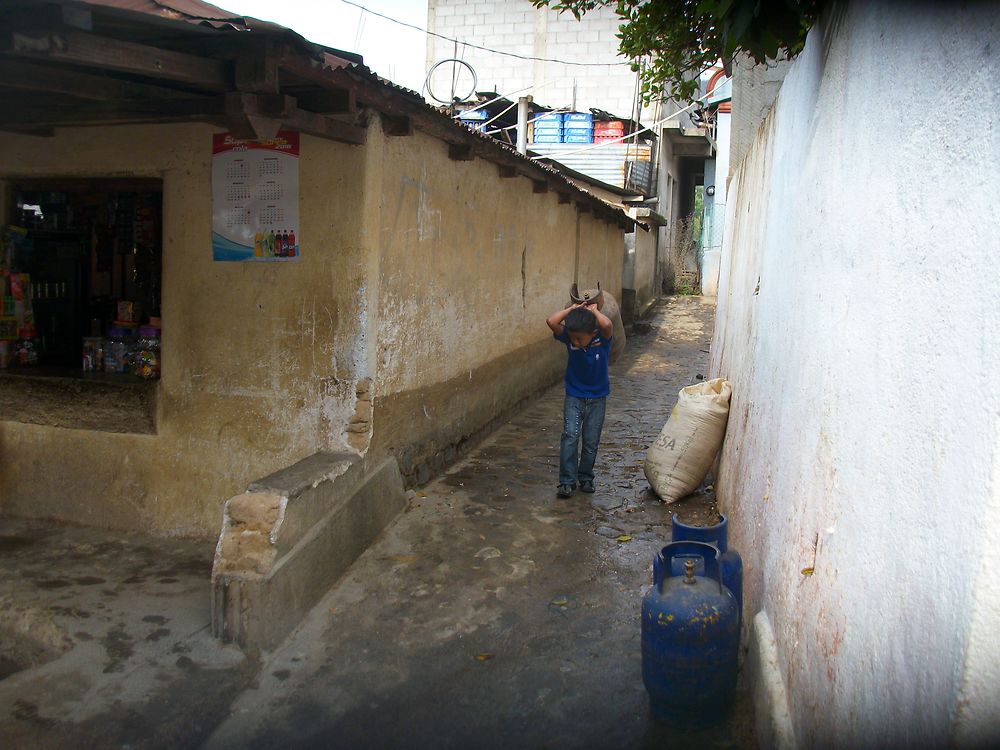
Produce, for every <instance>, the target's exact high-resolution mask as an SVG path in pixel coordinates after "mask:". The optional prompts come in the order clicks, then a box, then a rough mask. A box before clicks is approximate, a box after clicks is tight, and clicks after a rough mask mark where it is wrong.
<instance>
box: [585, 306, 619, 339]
mask: <svg viewBox="0 0 1000 750" xmlns="http://www.w3.org/2000/svg"><path fill="white" fill-rule="evenodd" d="M590 311H591V312H592V313H594V318H596V319H597V328H598V330H600V332H601V336H603V337H604V338H606V339H609V338H611V334H612V333H614V330H615V327H614V324H613V323H612V322H611V318H609V317H608V316H607V315H605V314H604V313H602V312H601V311H600V310H598V309H597V305H591V306H590Z"/></svg>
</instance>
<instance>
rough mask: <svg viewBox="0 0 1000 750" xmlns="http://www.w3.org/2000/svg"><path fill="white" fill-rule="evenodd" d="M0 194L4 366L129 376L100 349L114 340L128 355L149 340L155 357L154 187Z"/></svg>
mask: <svg viewBox="0 0 1000 750" xmlns="http://www.w3.org/2000/svg"><path fill="white" fill-rule="evenodd" d="M8 188H9V189H8V195H9V197H10V201H9V204H8V217H9V222H8V226H7V231H6V235H5V245H4V254H3V256H2V257H0V271H3V272H4V273H3V276H0V280H2V281H4V282H5V285H6V289H5V290H4V293H5V295H6V298H7V299H6V303H7V304H6V305H5V308H6V309H4V310H3V313H4V315H3V319H4V321H5V322H6V326H5V328H6V330H5V332H4V335H3V338H4V339H6V340H7V342H8V343H7V345H6V347H5V348H11V343H9V342H10V341H11V336H12V334H13V333H14V332H13V331H12V328H14V327H15V326H16V329H17V330H16V337H17V338H16V340H15V341H14V342H12V343H13V350H12V352H11V356H10V357H9V361H8V363H7V365H8V367H11V368H16V369H17V370H18V371H19V372H23V373H24V374H28V373H37V374H39V375H45V374H60V375H65V374H68V373H71V372H74V373H83V374H86V376H87V377H98V378H99V377H106V376H107V377H112V378H114V377H129V376H132V377H134V376H135V375H136V374H137V371H136V368H135V362H134V361H133V358H131V357H128V355H126V357H127V361H126V360H122V359H121V358H120V357H118V359H108V357H106V356H105V351H107V352H108V354H109V355H110V354H111V349H110V346H109V344H110V342H114V343H115V346H118V345H119V343H120V344H121V345H122V351H125V352H128V351H130V349H129V347H131V348H132V349H134V348H135V345H136V342H138V341H139V340H140V338H141V337H142V336H143V335H146V337H147V338H152V337H153V336H154V335H155V340H156V342H157V349H158V339H159V331H160V299H161V291H162V214H163V211H162V204H163V200H162V195H163V190H162V183H161V182H160V181H159V180H111V179H106V180H79V179H61V180H60V179H46V180H21V181H9V182H8ZM12 318H13V321H14V322H12ZM26 349H27V351H26ZM156 366H157V372H156V373H155V376H158V368H159V362H158V360H157V362H156ZM29 368H33V369H29ZM147 376H148V373H147V375H144V377H147Z"/></svg>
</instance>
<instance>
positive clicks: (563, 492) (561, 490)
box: [556, 484, 573, 497]
mask: <svg viewBox="0 0 1000 750" xmlns="http://www.w3.org/2000/svg"><path fill="white" fill-rule="evenodd" d="M572 496H573V485H571V484H560V485H559V486H558V487H556V497H572Z"/></svg>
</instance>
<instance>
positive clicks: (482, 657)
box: [476, 651, 496, 661]
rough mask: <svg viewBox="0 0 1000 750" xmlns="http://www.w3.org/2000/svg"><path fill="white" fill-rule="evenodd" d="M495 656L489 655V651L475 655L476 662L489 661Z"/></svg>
mask: <svg viewBox="0 0 1000 750" xmlns="http://www.w3.org/2000/svg"><path fill="white" fill-rule="evenodd" d="M495 656H496V654H491V653H490V652H489V651H483V652H482V653H481V654H476V661H489V660H490V659H492V658H493V657H495Z"/></svg>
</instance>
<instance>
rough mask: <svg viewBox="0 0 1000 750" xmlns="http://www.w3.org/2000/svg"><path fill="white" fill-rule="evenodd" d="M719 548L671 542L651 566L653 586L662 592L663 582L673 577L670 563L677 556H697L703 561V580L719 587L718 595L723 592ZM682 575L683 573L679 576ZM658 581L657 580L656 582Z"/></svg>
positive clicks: (697, 543) (711, 545)
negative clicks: (710, 581) (707, 579)
mask: <svg viewBox="0 0 1000 750" xmlns="http://www.w3.org/2000/svg"><path fill="white" fill-rule="evenodd" d="M719 554H720V553H719V548H718V547H716V546H715V545H714V544H708V543H707V542H671V543H670V544H668V545H666V546H665V547H664V548H663V549H662V550H660V552H659V554H658V555H657V557H658V558H659V560H657V561H655V562H654V565H653V585H654V586H656V588H657V589H659V590H661V591H662V590H663V582H664V581H665V580H666V579H667V578H671V577H675V574H674V573H673V571H672V568H673V565H672V564H671V561H672V560H673V559H674V558H675V557H678V556H681V555H685V556H688V557H691V556H697V557H700V558H702V559H703V560H704V561H705V571H704V574H703V577H704V578H711V579H713V580H714V581H715V582H716V583H717V584H718V585H719V593H720V594H721V593H722V591H723V586H722V571H721V570H720V568H719ZM681 575H683V573H682V574H681ZM657 579H659V580H657Z"/></svg>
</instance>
